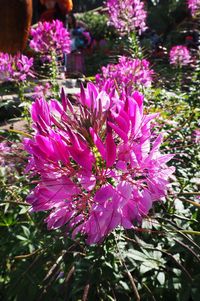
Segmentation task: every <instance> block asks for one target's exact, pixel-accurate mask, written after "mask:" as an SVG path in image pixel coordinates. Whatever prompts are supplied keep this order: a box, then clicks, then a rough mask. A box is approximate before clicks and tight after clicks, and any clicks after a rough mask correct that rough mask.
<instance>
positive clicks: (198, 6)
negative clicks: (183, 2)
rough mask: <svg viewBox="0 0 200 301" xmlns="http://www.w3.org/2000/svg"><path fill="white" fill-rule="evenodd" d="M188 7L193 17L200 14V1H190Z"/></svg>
mask: <svg viewBox="0 0 200 301" xmlns="http://www.w3.org/2000/svg"><path fill="white" fill-rule="evenodd" d="M188 7H189V9H190V11H191V14H192V16H193V17H196V16H197V15H199V13H200V0H188Z"/></svg>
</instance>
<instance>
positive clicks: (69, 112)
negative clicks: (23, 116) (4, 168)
mask: <svg viewBox="0 0 200 301" xmlns="http://www.w3.org/2000/svg"><path fill="white" fill-rule="evenodd" d="M143 99H144V97H143V95H142V94H141V93H140V92H137V91H135V92H134V93H133V94H132V96H127V98H126V99H125V100H123V101H122V100H121V99H120V97H119V96H118V94H117V92H116V91H115V93H114V92H113V91H112V92H111V93H110V94H107V93H106V91H105V90H103V89H101V90H99V89H98V88H97V86H95V85H94V84H92V83H88V85H87V87H86V88H83V87H82V88H81V92H80V95H79V96H77V104H78V105H77V106H74V105H72V104H71V103H70V101H69V100H68V99H67V97H66V96H65V94H64V93H63V92H62V97H61V101H62V102H61V103H59V102H58V101H56V100H54V99H53V100H50V101H49V102H47V101H45V100H44V99H43V98H38V99H36V101H35V102H34V103H33V105H32V109H31V115H32V120H33V128H34V129H35V132H34V135H33V137H32V138H31V139H25V140H24V147H25V149H26V151H27V152H28V153H29V154H30V159H29V164H28V166H27V168H26V172H31V173H32V175H34V176H35V175H38V176H39V180H38V185H37V186H36V187H35V189H34V190H33V191H32V192H31V194H30V195H29V196H28V198H27V202H28V203H29V204H31V206H32V211H50V214H49V216H48V217H47V218H46V220H45V221H46V223H47V225H48V229H56V228H59V227H62V226H64V225H66V230H67V231H68V232H70V233H71V235H72V237H73V238H75V236H76V235H77V234H81V235H84V236H85V237H86V242H87V243H88V244H94V243H100V242H102V241H103V240H104V238H105V237H106V236H107V235H108V234H109V233H110V232H111V231H112V230H114V229H115V228H116V227H123V228H125V229H131V228H133V227H134V226H133V225H134V223H135V222H140V221H141V220H142V218H143V217H145V216H146V215H147V214H148V212H149V210H150V208H151V207H152V205H153V203H154V202H155V201H159V200H161V198H163V197H164V196H165V195H166V194H167V189H168V186H169V177H170V176H171V175H172V173H173V172H174V168H173V167H168V166H167V165H166V163H167V162H168V161H169V160H170V159H171V158H172V157H173V155H171V154H165V155H163V154H161V153H160V151H159V148H160V145H161V143H162V136H161V135H159V136H158V137H157V138H153V139H152V136H151V127H150V123H151V121H152V120H153V119H154V118H156V116H157V114H151V115H145V114H144V112H143Z"/></svg>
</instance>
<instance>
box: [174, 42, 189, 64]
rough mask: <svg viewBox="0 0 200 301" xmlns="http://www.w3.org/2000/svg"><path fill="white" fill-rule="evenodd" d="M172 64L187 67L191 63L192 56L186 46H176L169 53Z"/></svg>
mask: <svg viewBox="0 0 200 301" xmlns="http://www.w3.org/2000/svg"><path fill="white" fill-rule="evenodd" d="M169 59H170V64H171V65H175V66H180V67H181V66H185V65H189V64H190V63H191V55H190V52H189V50H188V48H187V47H186V46H182V45H179V46H174V47H172V48H171V50H170V53H169Z"/></svg>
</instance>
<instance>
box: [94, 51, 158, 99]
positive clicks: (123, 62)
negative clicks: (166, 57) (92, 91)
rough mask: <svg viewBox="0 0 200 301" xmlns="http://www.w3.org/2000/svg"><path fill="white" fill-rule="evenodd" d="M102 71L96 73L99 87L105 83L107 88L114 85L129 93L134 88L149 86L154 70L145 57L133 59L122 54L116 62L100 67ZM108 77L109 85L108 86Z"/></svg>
mask: <svg viewBox="0 0 200 301" xmlns="http://www.w3.org/2000/svg"><path fill="white" fill-rule="evenodd" d="M101 71H102V73H101V74H97V75H96V83H97V85H98V86H99V88H102V87H103V86H105V83H106V84H107V89H110V87H113V86H114V87H115V88H117V89H118V90H120V92H122V91H124V89H125V90H126V92H128V93H129V94H131V93H132V92H133V91H135V89H139V90H140V89H141V88H144V87H150V86H151V83H152V76H153V74H154V71H153V70H152V69H150V63H149V62H148V61H147V60H146V59H142V60H140V59H133V58H128V57H125V56H122V57H120V58H119V62H118V64H108V65H107V66H106V67H102V68H101ZM108 79H109V86H108Z"/></svg>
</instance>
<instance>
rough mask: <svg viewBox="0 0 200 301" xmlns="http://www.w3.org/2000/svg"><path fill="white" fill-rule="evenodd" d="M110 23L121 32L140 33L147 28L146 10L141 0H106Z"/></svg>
mask: <svg viewBox="0 0 200 301" xmlns="http://www.w3.org/2000/svg"><path fill="white" fill-rule="evenodd" d="M106 5H107V8H108V12H109V17H110V24H111V25H113V26H114V27H115V28H116V29H117V30H118V31H119V32H121V33H126V34H128V33H130V32H131V31H134V32H138V33H139V34H141V33H142V32H144V31H145V30H146V28H147V26H146V18H147V12H146V10H145V8H144V3H143V2H142V1H141V0H107V3H106Z"/></svg>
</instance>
